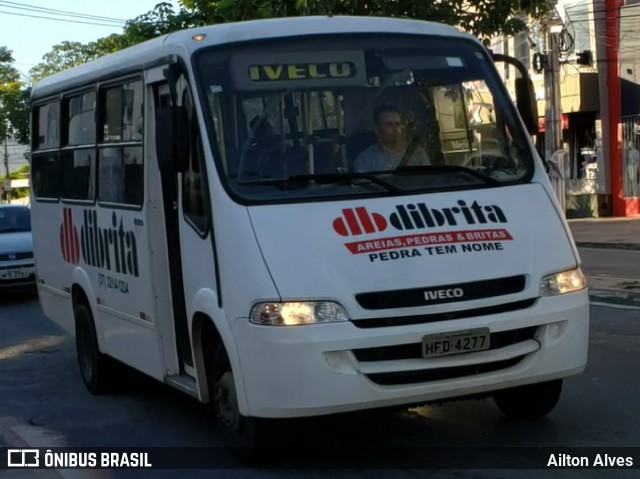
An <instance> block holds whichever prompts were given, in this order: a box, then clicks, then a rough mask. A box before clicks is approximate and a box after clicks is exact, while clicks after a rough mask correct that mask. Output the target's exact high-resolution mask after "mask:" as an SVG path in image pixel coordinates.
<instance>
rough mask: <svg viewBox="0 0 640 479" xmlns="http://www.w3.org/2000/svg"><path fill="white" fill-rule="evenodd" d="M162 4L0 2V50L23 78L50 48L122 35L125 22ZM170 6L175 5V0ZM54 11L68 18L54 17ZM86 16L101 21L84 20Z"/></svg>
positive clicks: (132, 0)
mask: <svg viewBox="0 0 640 479" xmlns="http://www.w3.org/2000/svg"><path fill="white" fill-rule="evenodd" d="M161 1H163V0H55V1H54V0H12V1H4V0H0V46H6V47H7V48H9V50H11V51H12V52H13V58H14V60H15V63H14V66H15V67H16V68H17V69H18V70H19V71H20V72H21V74H23V75H25V76H26V75H27V74H28V72H29V70H30V69H31V68H32V67H33V66H35V65H36V64H38V63H40V62H41V61H42V57H43V55H45V54H46V53H48V52H49V51H51V49H52V47H53V45H56V44H59V43H62V42H63V41H65V40H68V41H77V42H81V43H87V42H90V41H94V40H97V39H98V38H102V37H106V36H108V35H111V34H112V33H121V32H122V27H123V26H124V21H125V20H130V19H133V18H135V17H137V16H138V15H141V14H143V13H146V12H148V11H149V10H153V8H154V7H155V6H156V4H158V3H160V2H161ZM171 3H172V4H173V5H174V7H175V6H176V5H177V2H176V1H175V0H173V1H171ZM43 9H47V10H43ZM53 10H57V11H63V12H66V13H67V15H61V14H54V13H55V12H53ZM69 14H72V15H69ZM87 15H90V16H93V17H102V18H86V16H87ZM34 17H46V18H34ZM54 18H57V19H58V20H53V19H54ZM60 19H64V20H65V21H60ZM113 20H121V21H120V22H117V21H113ZM80 22H86V23H80ZM25 79H26V78H25Z"/></svg>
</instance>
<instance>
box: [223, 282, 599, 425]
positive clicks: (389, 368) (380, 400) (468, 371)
mask: <svg viewBox="0 0 640 479" xmlns="http://www.w3.org/2000/svg"><path fill="white" fill-rule="evenodd" d="M478 327H488V328H489V329H490V332H491V333H492V335H493V334H498V333H501V334H502V336H505V335H508V336H510V337H511V336H513V337H515V338H516V340H514V341H512V342H511V343H510V344H506V345H504V346H502V347H497V348H494V349H492V350H489V351H481V352H476V353H467V354H459V355H454V356H445V357H440V358H433V359H424V358H422V357H421V356H420V355H419V354H418V355H417V356H413V357H411V354H408V355H404V356H403V357H402V358H399V359H388V358H386V359H382V360H376V358H375V355H374V357H373V359H372V358H371V357H364V358H363V355H362V354H361V351H362V350H368V351H372V350H373V351H376V350H378V349H382V350H384V349H385V348H388V347H393V346H396V347H397V346H399V347H401V348H402V347H403V345H405V346H406V345H415V344H416V343H421V341H422V337H423V336H425V335H427V334H438V333H449V332H456V331H462V330H467V329H471V328H478ZM512 331H526V332H527V334H528V336H527V335H525V336H522V337H520V336H519V333H518V334H516V335H511V333H509V332H512ZM233 335H234V339H235V342H236V347H237V352H238V356H239V364H240V368H241V374H238V375H236V381H237V382H238V384H237V387H238V388H240V390H239V392H240V394H244V396H245V399H246V404H247V405H248V410H246V411H241V412H242V413H243V414H245V415H249V416H256V417H272V418H277V417H301V416H313V415H321V414H332V413H339V412H346V411H354V410H359V409H370V408H379V407H386V406H394V405H403V404H416V403H421V402H428V401H434V400H443V399H447V398H452V397H459V396H466V395H471V394H479V393H487V392H491V391H495V390H498V389H503V388H508V387H513V386H519V385H523V384H529V383H535V382H541V381H547V380H551V379H557V378H562V377H565V376H570V375H573V374H577V373H580V372H582V371H583V370H584V367H585V365H586V361H587V350H588V335H589V300H588V292H587V290H586V289H585V290H582V291H578V292H575V293H570V294H565V295H561V296H555V297H550V298H540V299H538V300H537V301H536V302H535V303H534V305H533V306H531V307H529V308H527V309H523V310H519V311H512V312H508V313H501V314H494V315H490V316H479V317H472V318H465V319H458V320H450V321H441V322H437V323H429V324H414V325H407V326H392V327H379V328H367V329H360V328H357V327H356V326H354V325H353V324H351V323H350V322H345V323H335V324H319V325H307V326H297V327H273V326H258V325H255V324H252V323H250V322H249V321H248V320H247V319H246V318H240V319H238V320H236V321H235V322H234V324H233ZM518 338H519V339H518ZM365 356H366V355H365ZM358 358H360V359H358ZM381 378H382V379H381Z"/></svg>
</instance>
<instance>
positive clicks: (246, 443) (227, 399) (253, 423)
mask: <svg viewBox="0 0 640 479" xmlns="http://www.w3.org/2000/svg"><path fill="white" fill-rule="evenodd" d="M205 361H206V362H207V366H206V370H207V376H208V383H209V387H210V388H211V408H212V412H213V415H214V416H215V420H216V422H217V424H218V427H219V429H220V431H221V433H222V436H223V439H224V441H225V443H226V445H227V446H228V447H229V448H230V449H231V452H232V453H233V455H234V456H235V457H236V459H237V460H238V461H240V462H242V463H244V464H255V463H257V462H260V461H262V460H264V459H265V458H266V455H265V452H266V451H265V447H266V446H267V445H268V444H269V443H268V440H269V437H268V436H269V433H268V428H267V425H266V420H264V419H260V418H254V417H246V416H243V415H242V414H241V413H240V409H239V406H238V394H237V391H236V385H235V378H234V374H233V370H232V369H231V365H230V363H229V358H228V357H227V354H226V351H225V349H224V347H223V346H222V344H218V346H217V347H216V348H215V352H214V353H213V354H206V355H205Z"/></svg>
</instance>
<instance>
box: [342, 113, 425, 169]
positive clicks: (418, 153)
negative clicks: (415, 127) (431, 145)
mask: <svg viewBox="0 0 640 479" xmlns="http://www.w3.org/2000/svg"><path fill="white" fill-rule="evenodd" d="M373 123H374V125H375V129H376V135H377V136H378V141H377V142H376V143H374V144H372V145H371V146H370V147H369V148H367V149H366V150H364V151H363V152H362V153H360V154H359V155H358V156H357V157H356V159H355V163H354V168H353V169H354V171H356V172H359V173H360V172H366V171H388V170H394V169H396V168H397V167H398V166H404V165H428V164H430V162H429V157H428V156H427V154H426V153H425V151H424V150H423V149H422V148H420V147H419V146H416V145H414V144H407V143H406V141H405V139H404V128H403V125H402V117H401V115H400V110H398V108H396V107H395V106H391V105H382V106H379V107H378V108H376V110H375V111H374V113H373Z"/></svg>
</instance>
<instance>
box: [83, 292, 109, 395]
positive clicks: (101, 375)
mask: <svg viewBox="0 0 640 479" xmlns="http://www.w3.org/2000/svg"><path fill="white" fill-rule="evenodd" d="M75 320H76V353H77V355H78V363H79V365H80V373H81V375H82V381H83V382H84V385H85V386H86V388H87V389H88V390H89V392H91V393H92V394H102V393H105V392H107V391H108V390H109V389H110V387H111V384H112V377H111V376H112V363H111V360H110V358H109V357H107V356H106V355H104V354H102V353H101V352H100V348H99V347H98V336H97V334H96V327H95V324H94V322H93V315H92V314H91V309H89V306H88V305H86V304H80V305H78V307H77V308H76V314H75Z"/></svg>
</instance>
